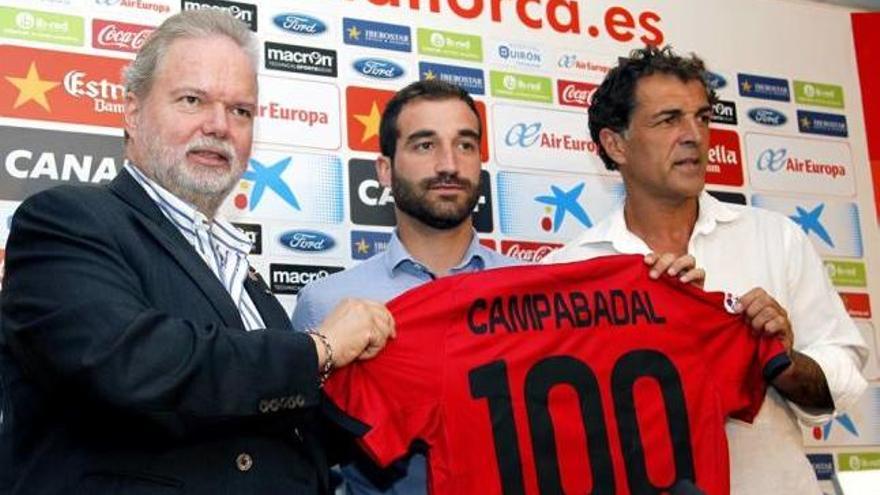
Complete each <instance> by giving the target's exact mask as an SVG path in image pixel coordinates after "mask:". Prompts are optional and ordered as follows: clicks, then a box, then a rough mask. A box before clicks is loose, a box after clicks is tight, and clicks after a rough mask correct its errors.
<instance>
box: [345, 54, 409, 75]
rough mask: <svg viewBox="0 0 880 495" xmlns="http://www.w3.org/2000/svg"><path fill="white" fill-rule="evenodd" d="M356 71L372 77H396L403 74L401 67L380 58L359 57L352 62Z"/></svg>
mask: <svg viewBox="0 0 880 495" xmlns="http://www.w3.org/2000/svg"><path fill="white" fill-rule="evenodd" d="M352 67H354V70H356V71H358V73H360V74H362V75H364V76H367V77H372V78H373V79H397V78H399V77H402V76H403V73H404V70H403V67H401V66H399V65H397V64H395V63H394V62H392V61H390V60H385V59H381V58H360V59H357V60H355V61H354V63H352Z"/></svg>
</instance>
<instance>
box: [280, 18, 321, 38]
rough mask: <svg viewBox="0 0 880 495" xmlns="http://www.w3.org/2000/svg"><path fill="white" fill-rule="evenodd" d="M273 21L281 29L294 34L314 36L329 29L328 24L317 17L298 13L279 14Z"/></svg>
mask: <svg viewBox="0 0 880 495" xmlns="http://www.w3.org/2000/svg"><path fill="white" fill-rule="evenodd" d="M272 22H273V23H274V24H275V26H277V27H278V28H279V29H282V30H284V31H287V32H289V33H293V34H302V35H306V36H314V35H318V34H322V33H324V32H325V31H327V24H325V23H324V21H322V20H321V19H318V18H317V17H312V16H310V15H305V14H298V13H285V14H278V15H276V16H275V17H273V18H272Z"/></svg>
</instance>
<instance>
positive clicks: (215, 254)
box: [0, 11, 393, 494]
mask: <svg viewBox="0 0 880 495" xmlns="http://www.w3.org/2000/svg"><path fill="white" fill-rule="evenodd" d="M258 61H259V48H258V45H257V44H256V41H255V39H254V37H253V35H252V34H251V33H250V32H249V31H248V29H247V27H246V26H245V25H244V24H243V23H241V22H239V21H237V20H235V19H233V18H232V17H231V16H228V15H227V14H224V13H220V12H217V11H192V12H182V13H180V14H177V15H175V16H172V17H170V18H169V19H168V20H166V21H165V22H164V23H163V24H162V26H160V27H159V29H158V30H157V31H156V32H154V34H153V35H152V36H151V37H150V39H149V40H148V41H147V43H146V44H145V45H144V47H143V48H142V50H141V52H140V53H139V54H138V57H137V59H136V60H135V61H134V62H133V63H132V65H131V66H130V67H129V68H128V69H127V70H126V74H125V76H126V88H127V100H126V111H125V130H126V157H127V158H128V160H129V164H127V165H126V166H125V169H124V170H122V171H121V172H120V173H119V175H118V176H117V177H116V179H114V180H113V181H112V182H111V183H110V184H109V185H108V186H100V187H74V186H64V187H59V188H56V189H52V190H49V191H45V192H42V193H38V194H36V195H34V196H32V197H30V198H29V199H28V200H26V201H25V202H24V203H23V204H22V205H21V206H20V208H19V209H18V211H17V213H16V215H15V218H14V220H13V223H12V229H11V233H10V236H9V240H8V243H7V253H6V276H5V280H4V289H3V292H2V299H0V311H2V319H0V327H2V332H0V385H2V387H0V493H28V494H30V493H37V494H43V493H101V494H105V493H125V494H137V493H150V494H165V493H167V494H172V493H206V494H207V493H211V494H217V493H260V494H266V493H297V494H300V493H322V492H325V491H326V486H327V479H326V478H327V466H326V464H327V461H326V459H325V445H322V428H321V422H320V417H319V415H318V413H317V410H318V409H319V407H318V406H319V402H320V395H321V394H320V386H321V384H322V383H323V380H324V379H326V377H327V375H328V374H329V373H330V372H331V371H332V369H333V368H334V367H339V366H345V365H346V364H347V363H349V362H351V361H352V360H355V359H366V358H369V357H372V356H374V355H375V354H376V353H377V352H378V351H379V350H380V349H381V348H382V347H383V346H384V343H385V341H386V339H387V338H389V337H390V336H392V335H393V321H392V319H391V317H390V315H389V314H388V312H387V311H386V310H385V308H384V307H383V306H382V305H380V304H377V303H371V302H367V301H360V300H348V301H345V302H343V303H341V304H340V305H339V306H338V307H337V308H336V310H335V311H334V312H333V313H332V314H331V315H330V316H329V317H328V319H327V320H326V321H325V322H324V323H323V324H322V325H321V326H320V327H319V328H316V329H312V330H313V331H312V332H310V333H306V332H294V331H291V326H290V323H289V320H288V318H287V316H286V315H285V312H284V310H283V309H282V307H281V306H280V305H279V304H278V302H277V301H276V300H275V298H274V297H273V296H272V295H271V294H270V293H269V291H268V289H267V288H266V285H265V284H264V283H263V281H262V280H261V279H260V277H259V276H258V275H257V274H256V272H254V271H253V270H252V269H250V267H249V266H248V263H247V253H248V251H249V249H250V244H249V241H248V240H247V238H246V237H245V236H244V235H243V233H241V232H240V231H238V230H237V229H235V228H234V227H233V226H232V225H231V224H230V223H228V222H226V221H225V220H223V219H221V218H218V217H217V215H216V212H217V209H218V207H219V206H220V204H221V203H222V202H223V200H224V198H225V197H226V196H227V194H228V193H229V191H230V190H231V189H232V188H233V187H234V185H235V184H236V183H237V182H238V180H239V178H240V177H241V175H242V173H243V172H244V170H245V167H246V163H247V158H248V156H249V155H250V151H251V143H252V133H253V119H254V116H255V113H256V111H257V106H258V101H257V78H256V67H257V63H258ZM294 89H295V88H294Z"/></svg>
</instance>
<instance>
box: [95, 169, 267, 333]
mask: <svg viewBox="0 0 880 495" xmlns="http://www.w3.org/2000/svg"><path fill="white" fill-rule="evenodd" d="M109 187H110V190H111V191H112V192H113V193H114V194H116V195H117V196H119V198H121V199H122V200H123V201H124V202H126V203H127V204H128V205H130V206H131V207H132V208H133V209H134V210H136V212H137V213H139V214H137V215H135V216H134V218H135V219H136V220H137V221H138V222H139V223H140V224H141V226H143V227H144V229H145V230H146V231H147V232H149V233H150V234H151V235H152V236H153V237H155V238H156V240H157V241H158V242H159V244H161V245H162V247H164V248H165V250H166V251H167V252H168V254H169V255H171V257H172V258H173V259H174V260H175V261H176V262H177V264H178V265H180V267H181V268H182V269H183V271H184V272H185V273H186V274H187V275H189V277H190V278H192V279H193V280H194V281H195V282H196V284H197V285H198V286H199V288H200V289H201V290H202V292H203V293H204V294H205V297H207V298H208V300H209V301H210V302H211V305H213V306H214V309H216V310H217V313H218V314H219V315H220V318H221V319H222V320H223V323H224V324H225V325H226V326H229V327H232V328H241V329H244V323H243V322H242V320H241V314H240V313H239V312H238V308H236V307H235V304H234V303H233V301H232V298H231V297H230V296H229V293H228V292H226V288H225V287H224V286H223V284H222V283H220V280H218V279H217V276H216V275H214V272H212V271H211V269H210V268H208V265H207V264H205V262H204V261H203V260H202V259H201V258H200V257H199V255H198V253H196V250H195V249H193V247H192V246H191V245H190V244H189V242H187V240H186V238H184V237H183V234H181V233H180V231H179V230H177V227H175V226H174V224H172V223H171V222H170V221H169V220H168V219H167V218H165V215H164V214H162V211H161V210H160V209H159V207H158V206H156V203H154V202H153V200H152V199H151V198H150V197H149V196H147V193H146V192H144V189H143V188H142V187H141V185H140V184H138V183H137V182H136V181H135V180H134V178H132V177H131V175H129V174H128V172H126V171H125V170H122V171H121V172H119V174H118V175H117V176H116V178H115V179H113V181H112V182H111V183H110V184H109ZM276 304H277V303H276Z"/></svg>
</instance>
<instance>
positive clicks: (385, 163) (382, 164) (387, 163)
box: [376, 155, 391, 187]
mask: <svg viewBox="0 0 880 495" xmlns="http://www.w3.org/2000/svg"><path fill="white" fill-rule="evenodd" d="M376 177H378V179H379V184H382V186H383V187H391V158H388V157H387V156H385V155H379V157H377V158H376Z"/></svg>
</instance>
